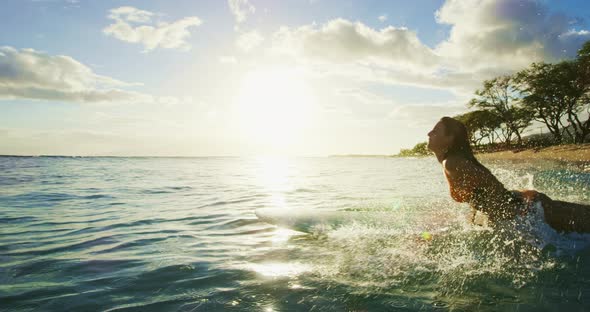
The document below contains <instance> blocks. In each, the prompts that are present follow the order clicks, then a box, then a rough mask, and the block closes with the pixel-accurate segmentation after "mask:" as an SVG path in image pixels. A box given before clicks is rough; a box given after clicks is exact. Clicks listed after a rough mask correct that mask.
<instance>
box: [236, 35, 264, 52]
mask: <svg viewBox="0 0 590 312" xmlns="http://www.w3.org/2000/svg"><path fill="white" fill-rule="evenodd" d="M262 41H264V37H263V36H262V35H261V34H260V33H259V32H258V31H255V30H253V31H249V32H245V33H242V34H240V35H239V36H238V39H237V40H236V46H237V47H238V48H239V49H240V50H242V51H244V52H250V51H251V50H253V49H254V48H256V47H257V46H259V45H260V44H261V43H262Z"/></svg>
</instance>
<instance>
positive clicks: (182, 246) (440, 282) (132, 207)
mask: <svg viewBox="0 0 590 312" xmlns="http://www.w3.org/2000/svg"><path fill="white" fill-rule="evenodd" d="M486 165H488V166H489V167H490V168H491V169H492V171H493V172H494V173H495V174H497V176H498V177H499V179H500V180H501V181H502V182H504V183H505V185H506V186H507V187H508V188H510V189H521V188H535V189H538V190H540V191H542V192H545V193H546V194H548V195H549V196H551V197H552V198H555V199H561V200H567V201H577V202H581V203H589V202H590V166H588V165H584V164H569V165H565V164H562V163H556V162H546V161H545V162H507V161H504V162H495V163H486ZM258 208H274V209H284V210H292V209H317V210H343V209H346V210H356V211H366V213H367V214H370V213H377V212H384V211H385V212H388V213H389V214H388V215H391V216H392V217H391V220H385V221H386V222H380V223H379V225H375V224H363V223H362V222H358V223H357V222H355V223H351V224H345V225H342V226H340V227H337V228H325V229H322V230H321V231H318V232H317V233H313V234H311V235H305V234H301V233H298V232H293V231H289V230H286V229H281V228H277V227H275V226H272V225H269V224H266V223H262V222H259V221H258V220H257V219H256V217H255V215H254V211H255V210H256V209H258ZM467 212H468V208H467V207H466V206H465V205H463V204H457V203H454V202H452V201H451V200H450V196H449V194H448V190H447V185H446V182H445V181H444V178H443V176H442V173H441V169H440V165H439V164H438V163H437V162H436V161H435V159H433V158H422V159H401V158H347V157H342V158H341V157H335V158H61V157H31V158H29V157H22V158H21V157H0V310H2V311H65V310H75V311H216V310H237V311H310V310H314V311H381V310H407V311H417V310H425V311H431V310H436V311H439V310H440V311H446V310H454V311H472V310H482V311H486V310H489V311H499V310H506V311H554V310H557V309H560V310H562V311H583V310H588V309H590V248H587V247H586V246H588V245H589V243H590V238H589V237H588V236H585V235H582V236H581V235H559V234H557V233H554V232H552V231H551V230H550V229H547V228H544V227H543V225H539V224H537V225H535V227H536V228H534V229H531V231H524V230H523V231H515V230H513V229H512V230H511V229H510V228H506V229H505V230H504V231H503V232H501V231H499V230H498V231H495V232H494V231H491V230H490V229H485V228H481V227H474V226H471V225H469V224H467V223H466V222H465V216H466V214H467ZM441 230H444V231H443V232H442V233H438V232H439V231H441ZM424 231H429V232H432V233H433V235H434V239H433V240H432V241H425V240H423V239H421V235H420V233H422V232H424Z"/></svg>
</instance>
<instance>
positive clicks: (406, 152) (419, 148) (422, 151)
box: [398, 142, 430, 157]
mask: <svg viewBox="0 0 590 312" xmlns="http://www.w3.org/2000/svg"><path fill="white" fill-rule="evenodd" d="M427 146H428V143H427V142H422V143H418V144H416V145H415V146H414V147H413V148H412V149H404V148H402V149H401V150H400V151H399V154H398V156H402V157H408V156H425V155H429V154H430V151H429V150H428V147H427Z"/></svg>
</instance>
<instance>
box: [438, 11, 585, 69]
mask: <svg viewBox="0 0 590 312" xmlns="http://www.w3.org/2000/svg"><path fill="white" fill-rule="evenodd" d="M436 18H437V21H438V22H439V23H443V24H449V25H451V31H450V36H449V38H448V39H447V40H446V41H444V42H443V43H441V44H440V45H439V46H438V47H437V52H438V53H439V54H440V55H441V56H443V57H444V59H446V60H447V61H448V62H449V63H452V66H454V67H456V68H460V69H461V70H466V71H474V70H478V69H481V68H497V69H500V70H503V71H513V70H518V69H520V68H522V67H526V66H527V65H528V64H530V63H531V62H533V61H555V60H558V59H561V58H568V57H573V56H575V55H576V51H577V49H578V48H579V47H580V46H581V44H582V43H583V42H585V41H586V40H590V34H589V33H588V32H587V31H578V32H575V31H574V32H572V30H571V29H570V27H571V25H570V24H569V23H568V20H569V19H568V17H567V16H565V15H562V14H557V13H555V14H553V13H550V12H548V9H547V8H546V7H545V6H544V5H543V3H542V2H540V1H535V0H499V1H496V0H483V1H479V0H478V1H476V0H461V1H458V0H448V1H447V2H445V4H444V5H443V6H442V7H441V8H440V9H439V10H438V11H437V13H436Z"/></svg>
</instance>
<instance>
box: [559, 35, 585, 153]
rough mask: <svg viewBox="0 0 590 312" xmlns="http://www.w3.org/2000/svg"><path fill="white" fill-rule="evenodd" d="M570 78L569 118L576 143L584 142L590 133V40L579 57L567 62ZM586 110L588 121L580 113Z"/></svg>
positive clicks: (566, 86)
mask: <svg viewBox="0 0 590 312" xmlns="http://www.w3.org/2000/svg"><path fill="white" fill-rule="evenodd" d="M565 63H566V64H567V66H566V65H564V67H565V69H566V70H567V74H568V77H567V78H569V80H565V81H564V85H565V86H564V87H565V88H564V91H565V93H566V96H567V120H568V122H569V125H568V126H570V127H572V128H573V131H574V136H573V138H574V143H584V141H585V140H586V137H587V136H588V135H589V134H590V41H587V42H586V43H585V44H584V45H583V46H582V48H581V49H580V50H579V51H578V58H577V59H576V60H575V61H573V62H565ZM584 110H586V121H583V120H580V113H581V112H582V111H584Z"/></svg>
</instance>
